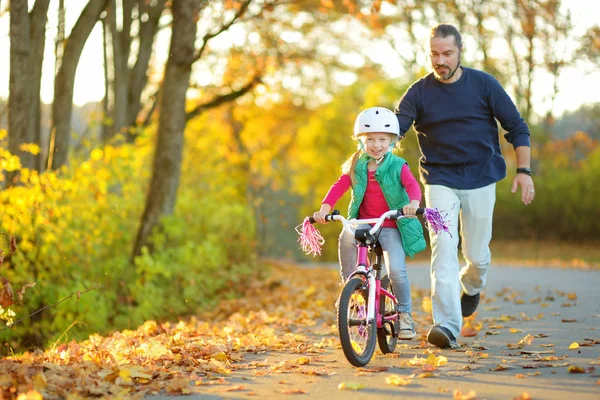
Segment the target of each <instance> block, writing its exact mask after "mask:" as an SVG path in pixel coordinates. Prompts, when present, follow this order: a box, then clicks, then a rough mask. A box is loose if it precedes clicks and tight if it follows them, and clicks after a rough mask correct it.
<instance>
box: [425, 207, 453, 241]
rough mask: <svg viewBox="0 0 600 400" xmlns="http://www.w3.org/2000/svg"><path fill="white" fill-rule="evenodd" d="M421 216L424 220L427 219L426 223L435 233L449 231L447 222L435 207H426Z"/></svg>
mask: <svg viewBox="0 0 600 400" xmlns="http://www.w3.org/2000/svg"><path fill="white" fill-rule="evenodd" d="M423 217H424V218H425V221H427V225H429V227H430V228H431V229H433V231H434V232H435V234H436V235H439V234H440V233H441V232H448V233H450V230H449V229H448V223H447V222H446V220H445V219H444V217H442V214H440V212H439V211H438V209H437V208H426V209H425V211H424V212H423Z"/></svg>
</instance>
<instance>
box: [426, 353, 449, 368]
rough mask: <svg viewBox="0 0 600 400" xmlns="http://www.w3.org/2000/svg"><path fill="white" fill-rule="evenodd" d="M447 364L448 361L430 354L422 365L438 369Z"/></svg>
mask: <svg viewBox="0 0 600 400" xmlns="http://www.w3.org/2000/svg"><path fill="white" fill-rule="evenodd" d="M447 363H448V359H447V358H446V357H444V356H439V357H436V356H435V354H433V353H431V354H430V355H429V357H427V359H426V360H425V362H424V365H431V366H433V367H440V366H442V365H446V364H447Z"/></svg>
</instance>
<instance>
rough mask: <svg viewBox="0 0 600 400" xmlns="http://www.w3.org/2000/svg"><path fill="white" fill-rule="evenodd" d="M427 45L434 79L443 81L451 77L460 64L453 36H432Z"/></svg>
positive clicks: (458, 50) (458, 52) (458, 51)
mask: <svg viewBox="0 0 600 400" xmlns="http://www.w3.org/2000/svg"><path fill="white" fill-rule="evenodd" d="M429 47H430V53H429V57H430V58H431V67H432V68H433V74H434V76H435V79H437V80H439V81H442V82H444V81H447V80H449V79H450V78H452V76H454V73H455V72H456V70H457V69H458V66H459V65H460V49H459V48H458V47H457V46H456V42H455V40H454V36H447V37H445V38H441V37H433V38H431V39H430V41H429Z"/></svg>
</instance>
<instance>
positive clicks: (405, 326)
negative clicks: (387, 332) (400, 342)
mask: <svg viewBox="0 0 600 400" xmlns="http://www.w3.org/2000/svg"><path fill="white" fill-rule="evenodd" d="M398 322H399V325H400V330H399V332H398V339H404V340H409V339H412V338H414V337H415V336H416V335H417V333H416V332H415V321H413V319H412V317H411V316H410V314H409V313H405V312H401V313H398Z"/></svg>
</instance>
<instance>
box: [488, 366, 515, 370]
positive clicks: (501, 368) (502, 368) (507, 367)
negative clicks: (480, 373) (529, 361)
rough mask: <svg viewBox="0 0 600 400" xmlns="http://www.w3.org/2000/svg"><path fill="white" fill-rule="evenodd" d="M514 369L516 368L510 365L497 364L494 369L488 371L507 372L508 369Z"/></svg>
mask: <svg viewBox="0 0 600 400" xmlns="http://www.w3.org/2000/svg"><path fill="white" fill-rule="evenodd" d="M515 368H516V367H514V366H512V365H506V364H498V365H496V366H495V367H494V368H490V371H507V370H509V369H515Z"/></svg>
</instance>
